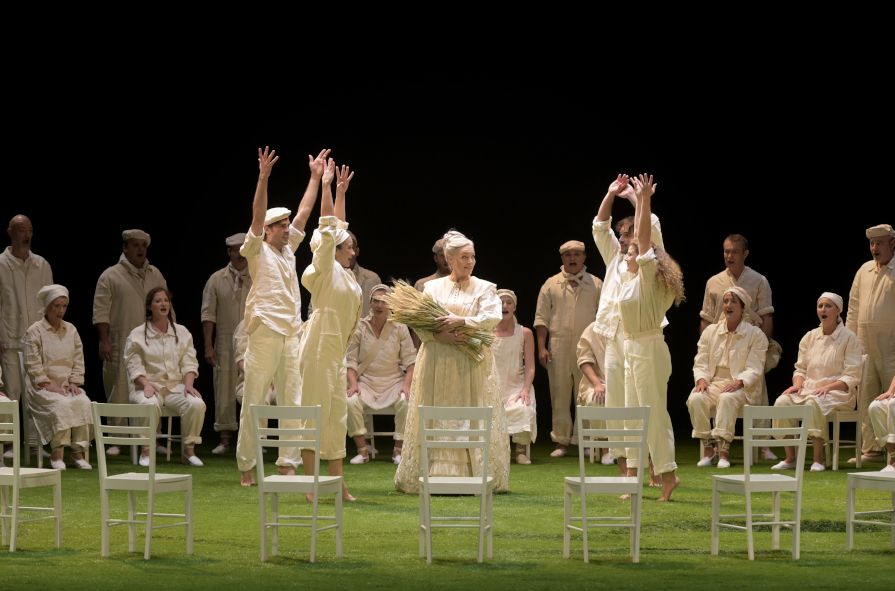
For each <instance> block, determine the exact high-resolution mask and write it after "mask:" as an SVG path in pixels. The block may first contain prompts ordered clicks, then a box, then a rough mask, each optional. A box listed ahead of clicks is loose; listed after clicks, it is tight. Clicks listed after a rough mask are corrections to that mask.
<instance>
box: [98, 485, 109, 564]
mask: <svg viewBox="0 0 895 591" xmlns="http://www.w3.org/2000/svg"><path fill="white" fill-rule="evenodd" d="M99 505H100V507H99V512H100V519H101V523H100V525H101V527H100V554H101V555H102V557H103V558H108V557H109V491H107V490H101V491H99Z"/></svg>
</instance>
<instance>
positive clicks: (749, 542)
mask: <svg viewBox="0 0 895 591" xmlns="http://www.w3.org/2000/svg"><path fill="white" fill-rule="evenodd" d="M746 548H747V550H748V552H749V560H755V540H754V536H753V532H752V495H746Z"/></svg>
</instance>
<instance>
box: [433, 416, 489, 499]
mask: <svg viewBox="0 0 895 591" xmlns="http://www.w3.org/2000/svg"><path fill="white" fill-rule="evenodd" d="M493 411H494V409H493V408H492V407H490V406H420V407H419V443H420V473H421V474H420V475H421V476H422V477H423V480H424V482H425V484H426V486H427V487H428V484H429V450H430V449H466V450H470V451H471V452H473V453H476V452H477V453H480V454H481V464H479V462H478V459H474V461H472V462H471V464H472V466H473V467H475V466H478V465H481V467H482V468H481V473H480V474H479V475H478V476H481V479H482V486H483V487H485V486H487V479H488V465H489V464H488V461H489V453H488V452H489V449H490V447H491V416H492V413H493Z"/></svg>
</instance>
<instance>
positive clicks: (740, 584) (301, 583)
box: [0, 440, 895, 591]
mask: <svg viewBox="0 0 895 591" xmlns="http://www.w3.org/2000/svg"><path fill="white" fill-rule="evenodd" d="M377 443H379V442H377ZM380 446H382V445H381V444H380ZM211 447H212V445H206V446H203V447H202V448H200V450H199V452H200V455H201V456H202V458H203V460H204V461H205V463H206V466H205V467H204V468H188V467H186V466H182V465H180V464H179V463H173V462H172V463H171V464H166V463H165V462H164V460H162V461H161V462H160V464H159V466H160V469H163V470H166V471H171V472H187V473H190V474H193V490H194V521H195V533H194V535H195V553H194V554H193V555H192V556H187V555H186V554H185V552H184V550H185V545H184V541H183V530H182V529H181V528H177V529H165V530H160V531H157V532H156V534H155V536H154V543H153V557H152V559H151V560H149V561H144V560H143V559H142V552H140V553H134V554H129V553H128V552H127V540H126V529H125V528H122V527H118V528H114V529H113V530H112V556H111V557H110V558H106V559H103V558H101V557H100V526H99V497H98V476H97V472H96V470H94V471H90V472H85V471H80V470H74V469H69V470H67V471H66V472H65V473H64V474H63V507H64V523H63V546H62V548H61V549H59V550H56V549H54V548H53V538H52V526H51V525H50V523H49V522H44V523H31V524H24V525H23V526H22V529H21V532H20V535H19V541H18V545H19V548H18V549H17V551H16V552H15V553H12V554H11V553H9V552H8V548H6V549H0V587H2V588H3V589H43V588H50V587H51V586H52V587H53V588H60V589H65V590H73V589H90V590H92V591H95V590H100V589H102V590H105V589H126V590H134V591H136V590H139V589H155V590H158V589H215V590H218V591H223V590H224V589H256V588H257V589H261V588H265V589H280V588H300V589H345V590H355V589H389V590H393V589H410V588H413V589H432V590H439V589H475V588H486V589H488V590H489V591H490V590H498V589H515V590H526V591H527V590H530V589H554V590H566V589H604V588H605V589H612V590H621V589H661V590H662V591H665V590H667V589H691V590H692V589H694V588H696V587H697V586H711V587H713V588H714V587H721V588H723V589H725V591H727V590H732V589H762V590H767V589H795V588H797V587H798V588H810V589H811V590H812V591H816V590H818V589H861V590H862V591H869V590H873V589H886V590H888V591H891V590H892V589H895V550H893V549H892V548H891V542H890V534H889V531H887V530H885V529H882V528H870V527H861V528H859V530H858V532H857V534H856V549H855V550H854V551H852V552H848V551H846V549H845V494H846V488H845V486H846V485H845V481H846V476H845V475H846V473H847V472H848V470H847V469H845V466H844V465H843V469H842V470H840V471H838V472H833V471H829V470H828V471H826V472H822V473H809V472H807V470H806V472H805V492H804V507H803V513H802V516H803V519H802V544H801V546H802V556H801V560H799V561H793V560H792V559H791V556H790V541H791V536H790V534H789V533H788V532H784V533H783V534H782V535H781V549H780V550H772V549H771V536H770V533H769V532H759V533H757V534H756V560H755V561H754V562H749V560H748V559H747V556H746V539H745V534H743V533H741V532H732V531H722V533H721V554H720V556H711V555H710V553H709V547H710V531H709V521H710V511H711V508H710V502H711V475H712V474H713V473H717V472H718V470H717V469H715V468H707V469H697V468H696V467H695V462H696V459H697V453H698V452H697V447H696V445H695V443H693V442H692V441H691V440H682V441H680V440H679V442H678V450H677V458H678V463H679V464H680V466H681V468H680V470H679V474H680V477H681V480H682V484H681V486H680V487H679V488H678V489H677V491H675V494H674V500H673V502H671V503H659V502H657V500H656V499H657V498H658V497H659V493H658V491H657V489H647V490H646V491H645V495H644V496H645V500H644V505H643V530H642V543H641V562H640V564H632V563H631V561H630V558H629V556H628V537H627V533H625V532H623V531H621V530H618V531H616V530H611V531H605V530H599V531H595V532H593V533H592V534H591V562H590V563H589V564H585V563H584V562H583V561H582V557H581V543H580V539H579V538H577V537H573V543H572V557H571V558H569V559H564V558H563V557H562V533H563V532H562V490H563V488H562V479H563V477H564V476H567V475H573V474H575V473H576V471H577V456H572V455H570V456H568V457H566V458H562V459H558V460H557V459H551V458H550V457H549V455H548V454H549V452H550V450H551V449H552V447H551V446H550V445H549V443H548V442H541V443H539V444H538V445H536V446H535V447H534V449H533V451H532V455H533V458H532V459H533V462H534V463H533V464H532V465H530V466H517V465H515V464H514V465H513V466H512V471H511V477H510V489H511V492H510V493H508V494H503V495H497V496H496V497H495V500H494V558H493V559H491V560H487V561H486V562H485V563H484V564H478V563H476V560H475V552H476V549H475V548H476V546H475V544H476V541H475V533H474V531H472V530H458V531H444V530H440V531H436V532H435V538H434V542H433V548H434V554H435V562H434V563H433V564H432V565H431V566H429V565H426V562H425V559H424V558H420V557H419V556H418V554H417V539H418V538H417V524H418V499H417V497H416V496H412V495H404V494H401V493H398V492H396V491H395V490H394V486H393V480H392V479H393V476H394V466H393V465H392V464H391V462H390V461H389V453H390V448H389V449H386V450H382V451H383V452H384V453H382V455H380V456H379V457H378V459H376V460H375V461H373V462H371V463H369V464H366V465H361V466H352V465H349V464H347V463H346V465H345V473H346V478H347V481H348V484H349V486H350V488H351V492H352V493H353V494H354V495H355V496H357V497H358V501H357V502H356V503H351V504H347V505H346V508H345V533H344V550H345V556H344V557H343V558H341V559H336V558H335V555H334V550H335V545H334V542H333V535H332V532H325V533H322V534H320V539H319V541H318V556H317V562H316V563H313V564H311V563H309V562H308V541H309V539H308V537H309V532H308V531H307V530H304V529H291V530H287V531H285V532H284V533H283V534H282V535H281V543H280V545H281V555H280V556H279V557H276V558H273V559H271V560H270V561H269V562H267V563H263V564H262V563H261V562H260V560H259V555H258V551H259V532H258V493H257V488H251V489H246V488H242V487H240V486H239V484H238V481H239V475H238V473H237V471H236V463H235V459H234V458H233V457H232V456H228V457H223V458H221V457H216V456H212V455H211V453H210V449H211ZM572 449H575V450H577V448H572ZM352 451H353V449H352ZM272 460H273V458H271V462H270V464H271V465H272V463H273V462H272ZM733 460H734V465H733V467H732V468H731V469H730V470H731V472H736V471H742V463H741V460H740V458H738V456H737V450H736V449H735V450H734V458H733ZM114 462H115V464H116V465H121V466H123V465H124V464H126V463H127V459H126V458H125V457H123V456H122V457H120V458H118V459H116V460H114ZM93 463H94V465H96V461H95V459H94V460H93ZM769 466H770V462H763V463H762V465H761V468H760V469H761V470H768V469H769ZM879 467H881V466H879V465H871V466H869V467H865V468H864V469H874V468H876V469H878V468H879ZM595 469H596V470H597V471H598V472H603V473H605V474H607V475H609V474H615V473H616V468H615V467H614V466H611V467H605V466H597V467H595ZM25 495H26V496H25V504H28V505H36V504H41V503H46V502H48V501H49V495H47V494H45V493H44V492H43V491H34V490H29V491H25ZM168 496H170V497H171V499H170V500H163V501H160V503H161V506H160V510H161V511H165V510H170V511H175V510H178V507H179V506H182V505H181V504H180V502H179V497H177V496H175V495H168ZM160 498H162V499H164V496H163V497H160ZM123 499H124V496H123V495H117V496H116V498H115V500H114V501H113V507H117V508H119V509H121V510H123V508H124V501H123ZM592 499H595V500H596V502H598V503H599V504H600V506H601V508H602V507H615V508H616V509H621V506H622V502H621V501H618V500H615V499H612V498H609V497H592ZM731 499H732V498H731ZM440 500H442V501H443V502H445V503H453V504H456V503H460V502H463V501H464V499H453V498H450V499H440ZM296 502H298V503H303V500H301V499H297V500H296ZM732 503H733V501H732V500H731V505H730V506H729V507H730V508H729V510H728V512H737V511H739V509H735V508H734V506H733V504H732ZM330 504H331V502H330ZM591 504H592V505H593V504H594V500H592V501H591ZM769 505H770V503H769V501H767V500H766V498H761V499H760V500H759V501H757V502H756V509H757V510H760V509H762V508H767V507H769ZM783 506H784V511H788V510H789V508H790V507H791V504H790V503H789V502H788V499H787V500H786V501H785V503H784V505H783ZM890 506H891V501H890V499H889V497H887V495H885V494H883V493H876V492H870V491H861V493H860V495H859V507H860V508H887V507H890ZM324 509H325V510H329V509H330V507H328V506H326V507H324ZM287 511H288V509H287ZM141 535H142V532H141ZM139 542H140V540H139V539H138V546H139V547H142V546H140V544H139Z"/></svg>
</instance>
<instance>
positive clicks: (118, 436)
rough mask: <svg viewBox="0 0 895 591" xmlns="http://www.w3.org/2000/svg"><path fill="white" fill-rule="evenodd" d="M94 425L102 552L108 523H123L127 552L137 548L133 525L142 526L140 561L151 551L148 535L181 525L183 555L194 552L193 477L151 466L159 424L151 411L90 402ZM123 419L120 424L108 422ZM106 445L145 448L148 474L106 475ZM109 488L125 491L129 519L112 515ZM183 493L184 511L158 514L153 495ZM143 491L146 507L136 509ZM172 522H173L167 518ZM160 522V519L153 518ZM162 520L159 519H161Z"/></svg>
mask: <svg viewBox="0 0 895 591" xmlns="http://www.w3.org/2000/svg"><path fill="white" fill-rule="evenodd" d="M92 406H93V428H94V431H95V433H96V447H97V452H96V456H97V458H98V460H99V493H100V494H99V500H100V512H101V519H102V521H101V532H102V533H101V544H100V545H101V553H102V556H103V557H107V556H109V530H110V528H111V527H112V526H116V525H126V526H127V529H128V551H129V552H135V551H136V534H137V525H138V524H144V525H145V527H146V541H145V544H144V548H143V558H144V560H149V556H150V554H151V550H152V533H153V531H155V530H156V529H161V528H167V527H181V526H182V527H184V528H185V529H186V532H185V533H186V553H187V554H192V553H193V510H192V505H193V477H192V476H191V475H189V474H164V473H161V472H156V470H155V455H156V451H155V434H156V430H157V427H158V419H157V418H156V413H155V409H154V408H152V407H151V406H147V405H142V404H108V403H100V402H93V403H92ZM116 419H125V421H124V424H122V425H115V424H110V423H114V422H121V421H117V420H116ZM107 445H117V446H123V445H135V446H149V468H148V471H147V472H123V473H116V474H110V473H109V462H108V461H107V460H106V446H107ZM111 491H121V492H126V493H127V518H126V519H117V518H115V519H113V518H111V516H110V514H111V507H110V495H109V493H110V492H111ZM172 492H173V493H183V506H184V508H183V513H158V512H156V510H155V502H156V495H159V494H163V493H172ZM138 493H146V511H145V512H137V494H138ZM172 519H173V520H175V521H173V522H171V521H169V520H172ZM157 520H158V522H157ZM161 521H163V522H161Z"/></svg>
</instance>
